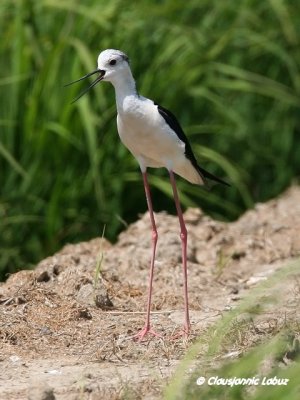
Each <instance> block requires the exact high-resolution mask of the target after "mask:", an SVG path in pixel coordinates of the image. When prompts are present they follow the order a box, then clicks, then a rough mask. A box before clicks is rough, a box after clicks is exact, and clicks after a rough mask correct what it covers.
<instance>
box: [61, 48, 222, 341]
mask: <svg viewBox="0 0 300 400" xmlns="http://www.w3.org/2000/svg"><path fill="white" fill-rule="evenodd" d="M94 74H98V77H97V78H96V80H95V81H94V82H93V83H92V84H91V85H90V86H89V87H88V88H87V89H85V90H84V91H83V92H82V93H81V94H80V95H79V96H78V97H77V98H76V99H75V100H74V101H76V100H78V99H79V98H80V97H81V96H83V95H84V94H85V93H86V92H87V91H88V90H89V89H91V88H92V87H94V86H95V85H96V84H97V83H98V82H100V81H108V82H111V83H112V85H113V86H114V88H115V93H116V103H117V111H118V116H117V126H118V132H119V136H120V139H121V141H122V142H123V143H124V145H125V146H126V147H127V148H128V149H129V150H130V152H131V153H132V154H133V156H134V157H135V158H136V159H137V161H138V163H139V165H140V168H141V171H142V176H143V182H144V187H145V193H146V200H147V205H148V209H149V214H150V220H151V225H152V255H151V264H150V277H149V291H148V301H147V312H146V321H145V326H144V327H143V329H142V330H141V331H140V332H138V333H137V335H135V338H137V339H138V340H142V339H143V338H144V336H145V335H146V334H147V333H150V334H153V335H155V336H159V335H158V334H157V333H156V332H155V331H154V330H153V329H152V328H151V325H150V310H151V296H152V282H153V270H154V262H155V252H156V244H157V238H158V234H157V229H156V224H155V219H154V214H153V208H152V201H151V195H150V188H149V184H148V179H147V167H152V168H159V167H165V168H167V170H168V171H169V174H170V181H171V185H172V190H173V195H174V200H175V205H176V210H177V214H178V218H179V224H180V238H181V243H182V265H183V278H184V328H183V332H182V333H183V334H184V335H188V333H189V331H190V318H189V305H188V287H187V230H186V226H185V223H184V219H183V216H182V211H181V207H180V202H179V197H178V193H177V188H176V182H175V176H174V173H176V174H177V175H180V176H182V177H183V178H185V179H186V180H188V181H189V182H191V183H194V184H198V185H203V184H205V182H206V179H210V180H213V181H216V182H219V183H223V184H225V185H228V184H227V183H226V182H224V181H223V180H222V179H220V178H218V177H216V176H214V175H212V174H211V173H209V172H207V171H205V170H204V169H203V168H201V167H200V166H199V165H198V163H197V160H196V158H195V156H194V153H193V151H192V148H191V146H190V144H189V142H188V140H187V137H186V136H185V134H184V132H183V130H182V128H181V126H180V125H179V123H178V121H177V119H176V117H175V116H174V115H173V114H172V113H171V112H170V111H168V110H166V109H165V108H163V107H161V106H160V105H158V104H156V103H154V102H153V101H152V100H150V99H147V98H145V97H142V96H140V95H139V94H138V92H137V90H136V85H135V80H134V78H133V76H132V73H131V69H130V66H129V59H128V57H127V55H126V54H124V53H123V52H121V51H119V50H113V49H108V50H104V51H102V52H101V53H100V54H99V57H98V68H97V69H96V70H95V71H93V72H91V73H89V74H87V75H85V76H83V77H82V78H80V79H77V80H76V81H73V82H71V83H69V84H68V85H71V84H73V83H76V82H79V81H81V80H84V79H86V78H88V77H90V76H91V75H94ZM68 85H67V86H68Z"/></svg>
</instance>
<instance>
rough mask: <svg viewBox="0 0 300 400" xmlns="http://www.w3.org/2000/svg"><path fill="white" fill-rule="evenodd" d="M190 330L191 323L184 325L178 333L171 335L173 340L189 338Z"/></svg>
mask: <svg viewBox="0 0 300 400" xmlns="http://www.w3.org/2000/svg"><path fill="white" fill-rule="evenodd" d="M190 331H191V328H190V325H184V327H183V328H182V329H181V330H180V331H179V332H178V333H176V334H175V335H172V336H171V340H177V339H179V338H183V339H185V340H187V339H188V338H189V335H190Z"/></svg>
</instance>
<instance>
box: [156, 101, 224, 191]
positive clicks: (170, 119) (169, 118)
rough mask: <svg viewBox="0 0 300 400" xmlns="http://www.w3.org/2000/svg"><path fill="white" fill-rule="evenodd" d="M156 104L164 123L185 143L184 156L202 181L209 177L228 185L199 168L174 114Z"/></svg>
mask: <svg viewBox="0 0 300 400" xmlns="http://www.w3.org/2000/svg"><path fill="white" fill-rule="evenodd" d="M154 104H155V105H156V106H157V110H158V112H159V113H160V115H161V116H162V117H163V118H164V120H165V121H166V123H167V124H168V125H169V127H170V128H171V129H172V130H173V131H174V132H175V133H176V135H177V136H178V137H179V139H180V140H181V141H182V142H183V143H184V144H185V151H184V153H185V156H186V158H187V159H188V160H190V162H191V163H192V165H193V166H194V167H195V168H196V170H197V171H198V173H199V175H200V176H201V178H202V180H203V182H204V183H205V181H206V179H211V180H212V181H215V182H219V183H222V184H224V185H227V186H230V185H229V184H228V183H227V182H225V181H223V179H221V178H218V177H217V176H215V175H213V174H211V173H210V172H208V171H206V170H205V169H203V168H201V167H200V166H199V165H198V163H197V160H196V157H195V155H194V153H193V150H192V148H191V145H190V143H189V141H188V138H187V137H186V135H185V133H184V132H183V130H182V128H181V126H180V124H179V122H178V120H177V118H176V117H175V115H174V114H173V113H172V112H171V111H169V110H167V109H166V108H164V107H162V106H160V105H159V104H157V103H154Z"/></svg>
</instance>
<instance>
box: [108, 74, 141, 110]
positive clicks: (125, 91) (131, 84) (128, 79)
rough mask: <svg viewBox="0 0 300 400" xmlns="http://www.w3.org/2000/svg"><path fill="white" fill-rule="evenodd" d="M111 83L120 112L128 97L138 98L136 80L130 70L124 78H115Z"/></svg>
mask: <svg viewBox="0 0 300 400" xmlns="http://www.w3.org/2000/svg"><path fill="white" fill-rule="evenodd" d="M111 83H112V84H113V86H114V88H115V93H116V103H117V108H118V111H121V110H122V109H123V104H124V100H125V99H126V97H128V96H137V91H136V85H135V80H134V78H133V76H132V73H131V71H130V69H128V71H126V72H125V73H124V74H123V75H122V76H118V77H115V79H114V80H113V81H111Z"/></svg>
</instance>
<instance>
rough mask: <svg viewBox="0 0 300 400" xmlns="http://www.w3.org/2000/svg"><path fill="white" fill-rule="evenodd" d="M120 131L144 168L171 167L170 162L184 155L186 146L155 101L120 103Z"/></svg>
mask: <svg viewBox="0 0 300 400" xmlns="http://www.w3.org/2000/svg"><path fill="white" fill-rule="evenodd" d="M117 123H118V131H119V135H120V138H121V140H122V142H123V143H124V145H125V146H126V147H127V148H128V149H129V150H130V151H131V152H132V154H133V155H134V156H135V157H136V158H137V159H139V160H140V159H141V158H143V161H144V163H145V166H146V167H147V166H149V167H162V166H166V167H170V165H169V164H170V162H171V160H174V159H175V160H176V158H178V157H179V158H182V157H183V156H184V148H185V145H184V143H183V142H182V141H181V140H180V139H179V138H178V137H177V135H176V134H175V133H174V132H173V131H172V129H171V128H170V127H169V126H168V124H166V122H165V120H164V119H163V117H162V116H161V115H160V114H159V112H158V110H157V106H156V105H155V104H154V103H153V101H152V100H149V99H146V98H144V97H141V96H137V95H132V96H126V97H125V98H124V99H123V101H122V103H121V104H118V118H117Z"/></svg>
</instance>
